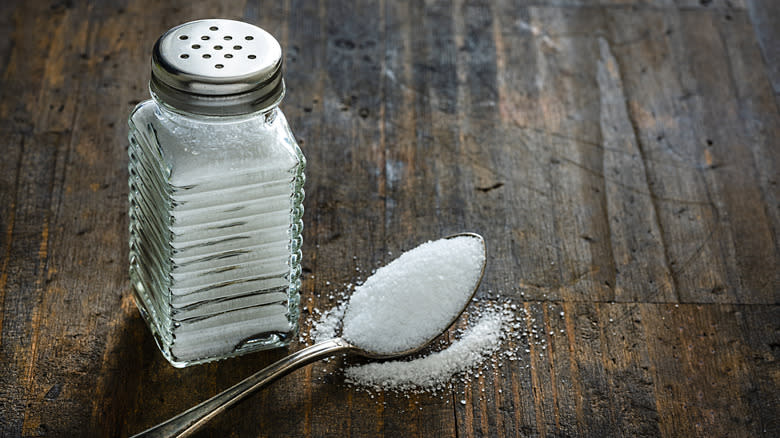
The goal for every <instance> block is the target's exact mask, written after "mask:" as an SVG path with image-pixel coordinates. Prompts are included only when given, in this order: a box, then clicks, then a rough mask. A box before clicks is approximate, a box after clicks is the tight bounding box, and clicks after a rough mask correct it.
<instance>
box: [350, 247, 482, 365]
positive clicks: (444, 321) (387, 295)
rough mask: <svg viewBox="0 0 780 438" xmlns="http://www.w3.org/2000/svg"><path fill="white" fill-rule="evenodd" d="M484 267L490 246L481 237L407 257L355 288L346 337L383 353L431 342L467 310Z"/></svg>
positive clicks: (417, 251) (419, 250)
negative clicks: (487, 248)
mask: <svg viewBox="0 0 780 438" xmlns="http://www.w3.org/2000/svg"><path fill="white" fill-rule="evenodd" d="M484 265H485V247H484V243H483V241H482V239H481V238H480V237H478V236H475V235H459V236H456V237H452V238H447V239H440V240H437V241H433V242H427V243H424V244H422V245H420V246H418V247H417V248H415V249H413V250H411V251H408V252H406V253H404V254H402V255H401V256H400V257H398V258H397V259H396V260H394V261H393V262H392V263H390V264H388V265H387V266H384V267H382V268H380V269H378V270H377V271H376V273H375V274H374V275H372V276H371V277H369V278H368V279H367V280H366V282H365V283H363V284H362V285H360V286H358V287H357V288H356V289H355V292H354V293H353V294H352V296H351V297H350V299H349V304H348V306H347V309H346V312H345V313H344V320H343V323H344V326H343V327H344V329H343V332H342V337H343V338H344V339H346V340H348V341H349V342H351V343H353V344H354V345H356V346H358V347H360V348H363V349H365V350H367V351H371V352H374V353H379V354H396V353H400V352H405V351H408V350H411V349H415V348H417V347H419V346H421V345H424V344H426V343H427V342H428V341H430V340H431V339H433V338H434V337H436V336H437V335H439V334H440V333H441V332H442V331H444V330H445V329H446V328H447V327H448V326H449V325H450V324H451V323H452V321H453V320H454V319H455V318H456V317H457V316H458V315H459V314H460V312H461V311H462V309H463V308H464V307H465V306H466V304H467V303H468V301H469V299H470V298H471V296H472V294H473V291H474V287H475V285H477V284H479V279H480V277H481V275H482V270H483V268H484Z"/></svg>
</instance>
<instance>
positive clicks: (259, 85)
mask: <svg viewBox="0 0 780 438" xmlns="http://www.w3.org/2000/svg"><path fill="white" fill-rule="evenodd" d="M149 87H150V89H151V91H152V93H154V94H155V95H157V97H159V98H160V99H161V100H162V101H163V102H165V103H166V104H168V105H170V106H172V107H174V108H176V109H180V110H182V111H187V112H191V113H196V114H205V115H238V114H246V113H250V112H255V111H260V110H263V109H266V108H270V107H272V106H274V105H277V104H278V103H279V102H280V101H281V100H282V97H283V96H284V80H283V79H282V48H281V46H279V42H278V41H276V39H274V37H273V36H271V34H269V33H268V32H266V31H264V30H263V29H260V28H259V27H257V26H254V25H251V24H248V23H243V22H241V21H234V20H221V19H209V20H198V21H191V22H189V23H185V24H182V25H180V26H177V27H174V28H173V29H171V30H169V31H168V32H165V34H163V36H161V37H160V39H159V40H157V43H156V44H155V45H154V50H153V52H152V80H151V82H150V84H149Z"/></svg>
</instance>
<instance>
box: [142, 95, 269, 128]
mask: <svg viewBox="0 0 780 438" xmlns="http://www.w3.org/2000/svg"><path fill="white" fill-rule="evenodd" d="M150 93H151V96H152V100H154V102H155V103H156V104H157V107H158V108H159V109H160V112H161V113H162V114H163V115H165V116H166V117H168V118H174V119H175V118H185V119H189V120H192V121H193V122H198V123H238V122H243V121H246V120H250V119H255V118H259V117H262V118H264V119H265V121H266V122H268V123H270V122H272V121H273V119H274V118H276V109H277V108H278V107H279V103H278V102H277V103H275V104H273V105H271V106H269V107H266V108H263V109H261V110H259V111H254V112H249V113H244V114H233V115H210V114H196V113H192V112H188V111H184V110H181V109H179V108H176V107H174V106H172V105H170V104H168V103H167V102H165V101H164V100H163V99H161V98H160V96H158V95H157V94H156V93H155V92H153V91H151V90H150Z"/></svg>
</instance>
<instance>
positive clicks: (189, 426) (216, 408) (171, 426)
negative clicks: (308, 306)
mask: <svg viewBox="0 0 780 438" xmlns="http://www.w3.org/2000/svg"><path fill="white" fill-rule="evenodd" d="M353 348H354V347H352V346H351V345H350V344H349V343H347V342H345V341H344V340H342V339H339V338H336V339H331V340H328V341H325V342H320V343H319V344H315V345H312V346H310V347H306V348H304V349H302V350H299V351H297V352H295V353H293V354H291V355H289V356H287V357H284V358H282V359H279V360H278V361H276V362H274V363H272V364H271V365H268V366H267V367H265V368H263V369H262V370H260V371H258V372H256V373H255V374H252V375H251V376H249V377H247V378H246V379H244V380H242V381H240V382H238V383H237V384H235V385H233V386H231V387H230V388H228V389H226V390H225V391H222V392H221V393H219V394H217V395H215V396H214V397H211V398H210V399H208V400H206V401H204V402H203V403H201V404H199V405H197V406H193V407H192V408H190V409H188V410H186V411H184V412H182V413H181V414H179V415H177V416H175V417H173V418H171V419H170V420H167V421H165V422H164V423H160V424H158V425H157V426H154V427H152V428H151V429H147V430H145V431H143V432H141V433H139V434H137V435H134V436H133V437H132V438H142V437H143V438H151V437H159V438H170V437H186V436H189V435H190V434H192V433H193V432H195V431H196V430H198V429H200V427H201V426H203V425H204V424H206V422H208V421H209V420H211V419H212V418H214V417H215V416H217V414H219V413H221V412H222V411H224V410H225V409H227V408H229V407H230V406H232V405H233V404H235V403H236V402H238V401H239V400H241V399H243V398H244V397H246V396H247V395H249V394H251V393H252V392H254V391H257V390H258V389H260V388H262V387H264V386H266V385H267V384H269V383H271V382H273V381H274V380H276V379H278V378H280V377H282V376H284V375H286V374H287V373H289V372H291V371H293V370H296V369H298V368H299V367H302V366H303V365H306V364H309V363H311V362H314V361H316V360H318V359H322V358H323V357H326V356H332V355H334V354H337V353H341V352H345V351H346V350H351V349H353Z"/></svg>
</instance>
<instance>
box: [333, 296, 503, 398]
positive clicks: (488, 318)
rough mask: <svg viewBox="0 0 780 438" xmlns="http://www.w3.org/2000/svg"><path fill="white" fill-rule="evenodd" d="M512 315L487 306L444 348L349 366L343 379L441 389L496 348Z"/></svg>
mask: <svg viewBox="0 0 780 438" xmlns="http://www.w3.org/2000/svg"><path fill="white" fill-rule="evenodd" d="M513 318H514V317H513V315H512V313H511V312H508V311H506V310H503V309H501V308H498V307H488V308H486V309H485V310H484V311H482V314H481V316H480V317H479V319H478V321H477V322H476V324H474V325H473V326H472V327H470V328H469V329H467V330H466V331H465V332H464V333H463V335H462V336H461V337H460V339H458V340H456V341H455V342H453V343H452V344H451V345H450V346H449V347H448V348H446V349H444V350H442V351H438V352H434V353H431V354H429V355H427V356H424V357H420V358H417V359H413V360H408V361H388V362H381V363H369V364H366V365H359V366H353V367H350V368H347V369H346V370H345V375H346V380H347V382H348V383H352V384H356V385H360V386H365V387H370V388H373V389H376V390H393V391H420V390H426V389H440V388H441V389H443V388H444V387H445V385H446V383H447V382H449V380H450V378H452V376H454V375H456V374H461V373H464V372H467V371H470V370H473V369H474V368H476V367H477V366H478V365H479V364H481V363H482V362H483V361H484V360H485V359H486V358H487V357H489V356H490V355H491V354H493V353H495V352H496V351H497V350H498V349H499V347H500V346H501V338H502V333H503V332H504V331H505V330H507V325H508V324H509V323H511V321H512V320H513Z"/></svg>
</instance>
